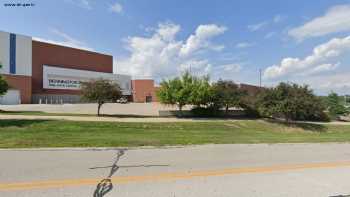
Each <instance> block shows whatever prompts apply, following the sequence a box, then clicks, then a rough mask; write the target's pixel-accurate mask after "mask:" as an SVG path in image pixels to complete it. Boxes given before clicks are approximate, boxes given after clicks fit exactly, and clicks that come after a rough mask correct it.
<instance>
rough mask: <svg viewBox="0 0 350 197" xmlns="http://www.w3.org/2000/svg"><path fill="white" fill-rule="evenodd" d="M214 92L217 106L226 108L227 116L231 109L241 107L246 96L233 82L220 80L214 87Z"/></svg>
mask: <svg viewBox="0 0 350 197" xmlns="http://www.w3.org/2000/svg"><path fill="white" fill-rule="evenodd" d="M213 91H214V97H215V100H216V102H217V105H219V106H222V107H224V108H225V114H228V110H229V108H230V107H239V106H240V104H241V101H242V100H241V99H242V97H243V96H244V95H245V92H244V91H242V90H240V89H239V87H238V85H237V84H236V83H234V82H233V81H224V80H219V81H218V82H216V83H215V84H214V85H213Z"/></svg>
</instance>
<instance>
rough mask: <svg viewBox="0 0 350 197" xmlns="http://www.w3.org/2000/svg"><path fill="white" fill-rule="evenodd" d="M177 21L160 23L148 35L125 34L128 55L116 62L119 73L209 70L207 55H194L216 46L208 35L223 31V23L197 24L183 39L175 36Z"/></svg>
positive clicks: (154, 74)
mask: <svg viewBox="0 0 350 197" xmlns="http://www.w3.org/2000/svg"><path fill="white" fill-rule="evenodd" d="M180 30H181V27H180V25H177V24H173V23H169V22H168V23H160V24H159V25H158V27H157V28H156V29H154V30H153V34H152V35H151V36H149V37H138V36H135V37H129V38H127V39H126V40H125V44H126V49H127V50H128V51H129V52H130V56H128V57H126V58H120V60H119V61H118V62H117V65H115V67H117V71H118V72H119V73H124V74H130V75H132V76H133V77H134V78H143V77H154V78H158V79H160V78H164V77H168V76H174V75H177V74H178V73H180V72H182V71H184V70H191V71H192V72H193V73H194V74H204V73H210V71H211V69H212V67H213V66H212V65H211V64H210V63H209V61H208V60H207V59H205V58H204V59H203V58H200V57H198V55H197V53H198V52H199V51H207V50H218V48H221V47H223V46H221V45H215V44H213V42H212V38H214V37H216V36H218V35H220V34H223V33H224V32H225V31H226V27H223V26H219V25H215V24H208V25H199V26H198V27H197V28H196V30H195V32H194V33H193V34H191V35H190V36H189V37H188V38H187V39H185V40H178V39H176V35H177V34H178V32H180Z"/></svg>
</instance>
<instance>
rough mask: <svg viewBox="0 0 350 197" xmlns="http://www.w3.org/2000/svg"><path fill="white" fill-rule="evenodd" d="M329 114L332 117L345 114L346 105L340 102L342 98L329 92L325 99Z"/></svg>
mask: <svg viewBox="0 0 350 197" xmlns="http://www.w3.org/2000/svg"><path fill="white" fill-rule="evenodd" d="M326 103H327V108H328V111H329V114H330V115H331V116H332V117H337V116H339V115H344V114H347V113H348V111H347V109H346V107H345V106H344V105H343V104H342V98H341V97H340V96H338V94H337V93H334V92H332V93H330V94H329V95H328V97H327V99H326Z"/></svg>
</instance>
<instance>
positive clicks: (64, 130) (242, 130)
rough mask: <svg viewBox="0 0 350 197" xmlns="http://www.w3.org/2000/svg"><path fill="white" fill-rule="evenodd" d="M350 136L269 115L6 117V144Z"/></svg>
mask: <svg viewBox="0 0 350 197" xmlns="http://www.w3.org/2000/svg"><path fill="white" fill-rule="evenodd" d="M298 142H350V126H346V125H317V124H293V125H285V124H282V123H274V122H269V121H264V120H236V121H224V120H222V121H209V122H182V123H180V122H176V123H131V122H130V123H128V122H75V121H59V120H0V148H29V147H117V146H128V147H133V146H163V145H188V144H208V143H213V144H231V143H298Z"/></svg>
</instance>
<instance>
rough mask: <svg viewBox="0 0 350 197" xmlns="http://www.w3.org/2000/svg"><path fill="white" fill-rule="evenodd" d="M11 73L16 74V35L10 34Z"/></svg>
mask: <svg viewBox="0 0 350 197" xmlns="http://www.w3.org/2000/svg"><path fill="white" fill-rule="evenodd" d="M10 73H11V74H16V34H10Z"/></svg>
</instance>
